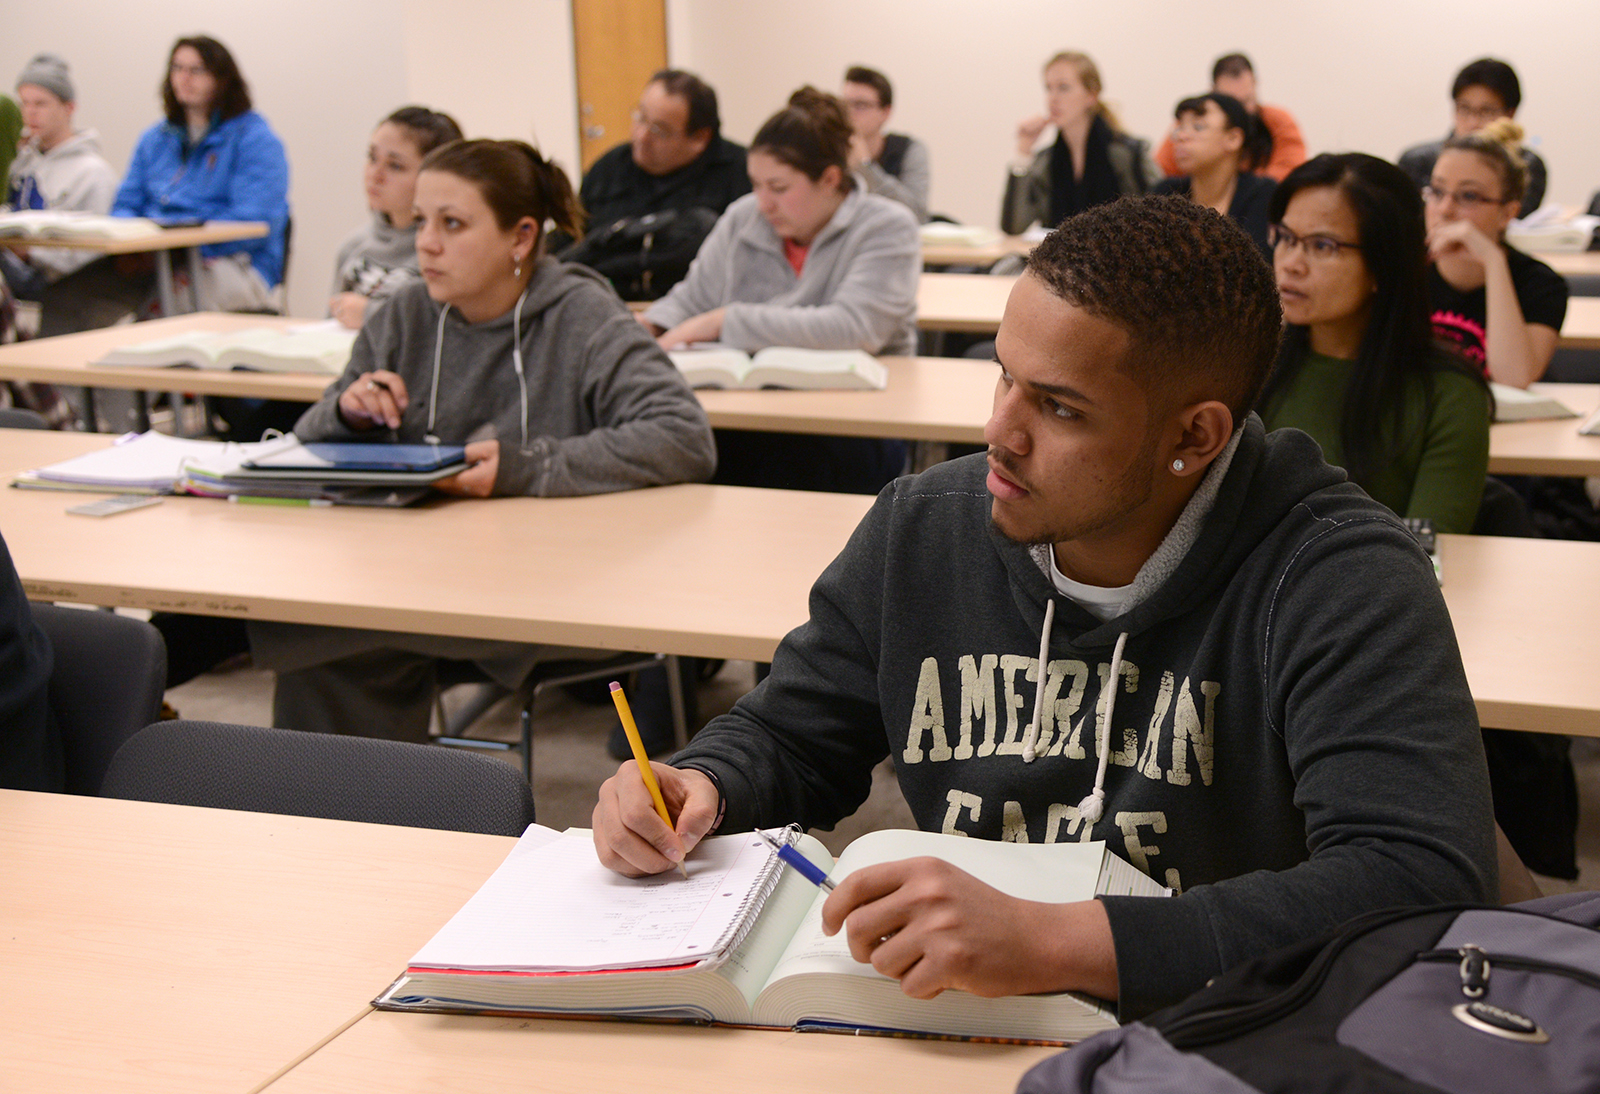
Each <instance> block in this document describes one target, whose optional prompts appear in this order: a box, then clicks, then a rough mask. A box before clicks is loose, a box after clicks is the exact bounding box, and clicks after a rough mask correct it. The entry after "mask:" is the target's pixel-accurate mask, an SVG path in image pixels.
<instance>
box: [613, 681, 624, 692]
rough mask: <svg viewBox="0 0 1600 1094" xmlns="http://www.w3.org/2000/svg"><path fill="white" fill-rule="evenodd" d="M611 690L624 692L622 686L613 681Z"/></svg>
mask: <svg viewBox="0 0 1600 1094" xmlns="http://www.w3.org/2000/svg"><path fill="white" fill-rule="evenodd" d="M611 690H612V691H621V690H622V685H621V684H619V683H617V682H616V681H615V680H613V681H611Z"/></svg>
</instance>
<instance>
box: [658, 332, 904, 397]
mask: <svg viewBox="0 0 1600 1094" xmlns="http://www.w3.org/2000/svg"><path fill="white" fill-rule="evenodd" d="M667 356H669V357H671V358H672V363H673V364H675V365H677V366H678V371H679V372H681V373H683V378H684V379H685V380H688V381H689V386H690V387H724V388H763V387H783V388H807V389H817V390H822V389H831V388H838V389H842V390H851V391H856V390H859V391H882V390H883V389H884V388H886V387H888V386H889V370H888V369H886V368H884V367H883V364H882V363H881V362H880V361H878V359H877V358H875V357H873V356H872V354H870V353H864V352H862V351H861V350H858V349H838V350H828V349H795V348H793V347H791V346H769V347H767V348H766V349H764V350H758V351H757V352H756V353H755V354H748V353H745V352H744V351H743V350H738V349H733V348H732V347H731V346H724V345H719V344H717V343H715V342H708V343H704V344H702V345H698V346H691V347H690V348H688V349H681V350H674V351H673V352H672V353H669V354H668V355H667Z"/></svg>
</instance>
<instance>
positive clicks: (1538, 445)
mask: <svg viewBox="0 0 1600 1094" xmlns="http://www.w3.org/2000/svg"><path fill="white" fill-rule="evenodd" d="M1529 390H1531V391H1535V392H1538V393H1539V394H1541V395H1549V396H1551V397H1553V398H1556V399H1559V400H1560V401H1561V402H1562V403H1563V404H1564V405H1565V406H1567V407H1568V408H1569V409H1571V410H1575V411H1577V412H1578V415H1579V416H1578V417H1576V418H1546V419H1542V420H1540V421H1529V422H1499V423H1497V424H1495V425H1493V426H1491V427H1490V428H1489V470H1490V472H1492V473H1493V474H1496V475H1579V476H1584V477H1587V476H1590V475H1600V437H1586V436H1584V435H1583V434H1581V433H1579V432H1578V426H1579V425H1580V424H1582V422H1583V421H1584V419H1585V418H1587V417H1588V416H1589V415H1590V414H1591V413H1593V412H1594V411H1595V410H1596V409H1600V384H1533V385H1532V386H1531V387H1530V388H1529Z"/></svg>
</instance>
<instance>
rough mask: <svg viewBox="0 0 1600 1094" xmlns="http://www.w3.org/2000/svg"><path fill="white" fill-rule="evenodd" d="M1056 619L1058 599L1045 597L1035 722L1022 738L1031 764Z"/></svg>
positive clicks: (1024, 759) (1024, 757)
mask: <svg viewBox="0 0 1600 1094" xmlns="http://www.w3.org/2000/svg"><path fill="white" fill-rule="evenodd" d="M1055 620H1056V601H1055V598H1054V597H1049V596H1047V597H1045V600H1044V627H1043V628H1042V629H1041V630H1040V631H1039V678H1038V680H1037V681H1036V682H1035V683H1034V685H1033V723H1032V724H1031V725H1030V726H1028V735H1027V736H1026V737H1024V738H1023V739H1022V762H1023V763H1025V764H1031V763H1032V762H1033V758H1034V756H1035V753H1034V746H1035V745H1037V744H1038V743H1039V721H1040V719H1041V718H1043V717H1044V674H1045V667H1046V666H1047V665H1049V663H1050V625H1051V624H1052V623H1054V622H1055Z"/></svg>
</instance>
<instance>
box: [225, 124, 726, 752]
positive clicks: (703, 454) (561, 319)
mask: <svg viewBox="0 0 1600 1094" xmlns="http://www.w3.org/2000/svg"><path fill="white" fill-rule="evenodd" d="M416 206H417V212H418V234H417V254H418V259H419V262H420V265H421V269H422V281H421V282H417V283H414V284H411V285H407V286H405V287H404V288H402V289H401V290H400V291H398V292H397V293H395V295H394V296H393V297H391V298H390V300H389V302H388V304H387V305H386V306H385V307H384V308H383V309H382V310H381V311H380V312H378V313H377V314H376V315H374V316H373V320H372V322H370V323H367V324H365V325H364V326H363V327H362V330H361V334H360V335H359V336H358V337H357V339H356V344H355V349H354V351H353V352H352V354H351V358H350V364H349V366H348V367H347V368H346V369H345V372H344V375H343V376H341V377H340V378H339V379H338V380H336V381H335V382H334V383H333V384H332V385H330V386H329V388H328V391H327V392H326V394H324V395H323V398H322V401H321V402H319V403H317V404H316V405H315V406H313V407H311V409H309V410H307V411H306V413H305V415H304V416H303V417H302V418H301V419H300V421H299V423H298V425H297V426H296V427H295V432H296V433H297V434H298V435H299V436H300V437H301V438H302V439H303V440H366V439H370V440H373V441H377V442H383V441H391V442H405V443H420V442H423V441H425V440H429V439H433V438H437V440H438V441H440V442H442V443H446V444H465V445H466V448H467V460H468V462H469V464H470V465H471V466H470V467H469V468H468V469H467V470H466V471H463V472H461V473H460V474H459V475H456V476H453V477H452V478H449V479H445V480H443V481H441V482H440V483H439V484H438V485H439V486H440V487H441V488H442V489H444V490H447V491H450V492H452V493H456V494H461V495H466V496H479V497H487V496H490V495H505V494H513V495H514V494H533V495H539V496H563V495H565V496H570V495H575V494H596V493H603V492H607V491H612V490H628V489H632V488H635V487H642V486H654V485H658V484H664V483H673V482H688V481H695V480H703V479H705V478H707V477H709V476H710V474H711V472H712V470H713V469H714V468H715V466H716V453H715V449H714V448H713V445H712V440H711V430H710V427H709V426H708V424H707V422H706V417H705V413H704V411H702V410H701V408H700V404H699V402H698V401H697V400H696V399H695V397H694V394H693V393H692V392H691V391H690V390H689V388H688V386H687V385H686V384H685V383H684V381H683V378H682V376H681V375H680V374H679V372H678V370H677V369H676V368H674V367H673V365H672V362H671V361H669V360H668V359H667V356H666V354H665V353H664V352H662V350H661V348H660V347H659V346H657V345H656V344H655V342H654V341H652V340H651V338H650V337H649V335H648V334H647V333H646V332H645V331H644V330H643V329H642V328H641V327H640V326H639V325H638V324H637V323H635V322H634V321H633V320H632V318H630V316H629V314H628V311H627V308H626V307H624V306H623V304H622V302H621V301H620V300H618V299H617V296H616V294H615V293H613V292H612V291H611V288H610V286H608V285H607V284H606V282H605V281H604V280H603V279H601V278H600V277H599V276H598V275H595V274H593V273H591V272H590V271H588V270H585V269H583V268H581V267H576V266H570V265H563V264H561V263H558V262H556V261H555V260H553V259H551V258H548V257H545V256H543V255H542V254H541V253H540V252H541V249H542V244H543V234H542V228H543V225H544V224H545V223H546V221H547V220H551V221H554V223H556V224H557V225H558V226H559V227H561V228H563V229H565V230H568V231H573V230H574V229H576V227H577V222H578V210H577V202H576V200H575V199H574V197H573V194H572V188H571V185H570V184H569V183H568V182H567V179H566V176H565V175H564V174H563V173H562V171H561V169H560V168H558V167H556V166H555V165H554V164H551V163H549V162H548V161H546V160H545V159H544V158H543V157H542V156H540V155H539V153H538V152H536V151H535V150H534V149H532V148H531V147H529V146H528V145H526V144H523V143H521V142H519V141H458V142H455V143H453V144H449V145H446V146H444V147H442V148H439V149H437V150H436V151H435V152H433V153H431V154H430V155H429V156H428V158H427V159H426V160H425V161H424V162H423V165H422V168H421V171H420V173H419V175H418V178H417V195H416ZM418 561H419V569H425V568H426V567H427V566H428V565H429V563H428V562H427V561H426V560H420V559H419V560H418ZM438 564H439V565H446V564H447V561H446V560H439V562H438ZM250 640H251V648H252V651H253V652H254V654H255V657H256V661H257V663H258V664H260V665H262V666H263V667H266V668H271V669H274V670H276V671H277V673H278V681H277V689H276V693H275V695H274V697H273V719H274V722H273V724H274V725H278V726H286V727H289V728H293V729H309V730H319V731H323V732H360V733H364V734H371V735H380V736H391V737H397V738H400V739H410V740H424V739H426V735H427V730H428V715H429V709H430V705H431V702H432V699H433V693H434V687H435V660H436V658H439V657H449V658H453V659H462V660H473V661H477V662H478V663H479V664H480V666H481V667H482V668H484V670H485V671H487V672H488V673H489V674H490V675H491V676H493V677H494V678H495V679H497V680H499V681H500V682H501V683H503V684H506V685H508V686H513V687H514V686H516V685H517V684H519V683H520V682H521V681H522V678H523V677H524V676H526V675H527V673H528V671H529V669H530V668H531V667H532V666H533V665H534V664H535V663H536V662H538V661H540V660H544V659H546V658H548V657H549V656H552V654H554V655H556V656H572V651H565V650H563V651H551V650H549V649H547V648H544V647H538V646H529V645H525V644H520V643H509V642H489V641H477V640H471V639H456V638H440V637H430V636H418V635H401V634H390V633H387V632H377V631H363V630H351V629H347V628H331V627H310V626H298V625H289V624H271V625H268V624H252V625H251V628H250Z"/></svg>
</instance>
